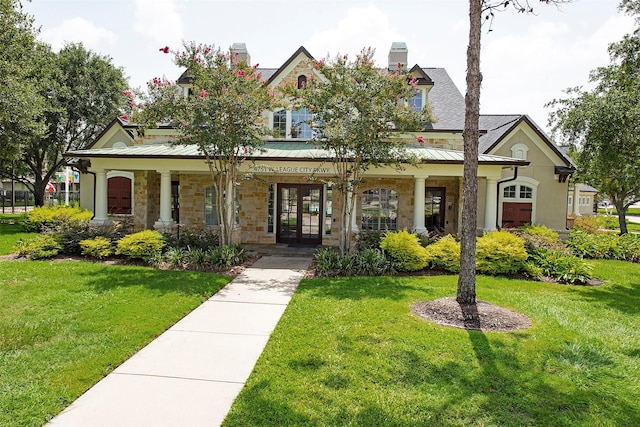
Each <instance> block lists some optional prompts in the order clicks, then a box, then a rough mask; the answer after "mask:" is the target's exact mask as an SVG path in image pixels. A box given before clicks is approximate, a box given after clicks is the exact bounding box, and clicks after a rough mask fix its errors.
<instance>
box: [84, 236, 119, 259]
mask: <svg viewBox="0 0 640 427" xmlns="http://www.w3.org/2000/svg"><path fill="white" fill-rule="evenodd" d="M79 245H80V248H81V249H82V255H85V256H90V257H93V258H97V259H102V258H106V257H108V256H111V255H113V245H112V244H111V240H110V239H107V238H106V237H102V236H99V237H96V238H95V239H86V240H81V241H80V243H79Z"/></svg>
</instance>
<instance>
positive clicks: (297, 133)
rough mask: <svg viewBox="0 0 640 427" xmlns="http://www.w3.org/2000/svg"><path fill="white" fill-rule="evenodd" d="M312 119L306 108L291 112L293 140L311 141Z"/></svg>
mask: <svg viewBox="0 0 640 427" xmlns="http://www.w3.org/2000/svg"><path fill="white" fill-rule="evenodd" d="M311 118H312V115H311V113H310V112H309V111H308V110H307V109H306V108H300V109H298V110H293V111H291V138H298V139H311V123H310V122H311Z"/></svg>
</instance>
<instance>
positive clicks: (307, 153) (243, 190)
mask: <svg viewBox="0 0 640 427" xmlns="http://www.w3.org/2000/svg"><path fill="white" fill-rule="evenodd" d="M231 49H232V52H234V53H235V54H237V55H239V56H241V57H242V58H246V59H247V60H249V54H248V52H247V50H246V47H245V46H244V44H234V45H233V47H232V48H231ZM310 59H312V56H311V54H310V53H309V52H308V51H307V50H306V49H305V48H304V47H300V48H299V49H298V50H297V51H296V52H294V53H293V55H292V56H291V57H290V58H289V59H288V60H287V61H286V62H285V63H284V64H282V65H281V66H280V67H278V68H266V69H261V72H262V75H263V76H264V78H265V79H266V84H268V85H272V86H274V87H275V86H277V85H280V84H282V83H283V82H284V83H288V82H296V81H298V80H299V79H301V78H306V77H305V76H307V75H309V74H310V73H312V72H313V69H312V67H311V65H310V63H309V60H310ZM407 60H408V50H407V48H406V45H405V44H404V43H394V44H393V45H392V48H391V50H390V52H389V68H390V69H394V67H396V68H397V67H398V65H397V64H398V63H400V66H406V64H407ZM410 72H411V74H413V76H414V77H416V78H417V79H418V86H417V89H419V92H418V93H417V95H416V97H415V98H414V99H413V100H412V102H413V103H414V105H416V106H417V107H418V108H423V107H424V106H425V105H427V102H428V103H429V104H430V105H431V106H432V110H433V113H434V116H435V118H436V121H435V122H434V123H432V124H429V125H428V126H427V127H426V128H425V129H424V130H423V131H422V132H416V133H412V134H409V135H404V137H406V138H407V144H409V145H410V148H409V149H410V150H411V151H412V152H413V153H414V154H415V155H416V156H417V157H418V158H419V159H420V163H419V164H418V165H416V166H411V165H407V167H406V169H405V170H404V171H402V172H399V171H398V170H397V169H396V168H392V167H380V168H374V169H371V170H369V171H368V172H367V175H366V182H365V183H364V184H363V186H362V187H361V189H360V194H359V195H358V199H357V209H356V215H355V216H354V217H352V220H353V221H354V223H353V226H354V228H355V229H356V230H386V229H390V230H393V229H404V228H406V229H410V230H414V231H416V232H419V233H424V232H427V231H430V230H438V231H440V232H446V233H457V232H458V231H459V226H460V223H461V198H462V173H463V140H462V130H463V127H464V126H463V125H464V99H463V96H462V95H461V93H460V91H459V90H458V88H456V86H455V85H454V83H453V81H452V80H451V78H450V77H449V75H448V74H447V72H446V70H444V69H443V68H422V67H419V66H418V65H416V66H414V67H413V68H411V69H410ZM181 83H188V82H186V81H185V79H184V75H183V79H179V80H178V84H181ZM307 116H308V112H307V111H304V110H294V111H292V110H290V109H281V110H277V111H266V112H265V113H264V116H263V119H264V120H265V121H266V123H268V124H269V126H271V127H272V128H273V129H274V130H275V131H277V133H279V137H277V138H275V137H274V138H272V139H269V140H268V141H267V143H266V146H265V149H264V150H263V151H262V152H260V153H256V154H255V155H254V156H253V157H252V158H250V159H247V160H248V161H247V162H244V163H243V165H242V168H243V171H244V172H247V173H252V174H253V175H255V176H256V177H257V178H259V179H250V180H245V181H243V182H242V183H241V184H240V185H239V186H238V188H237V194H236V195H235V197H236V203H237V233H238V236H239V239H240V241H241V242H243V243H263V244H274V243H312V244H324V245H336V244H337V242H338V235H339V233H338V231H339V230H340V227H342V226H343V223H342V219H341V218H338V217H337V215H334V212H339V206H338V203H340V202H339V198H338V197H335V198H334V197H333V193H332V188H331V186H330V185H328V184H323V183H321V181H323V180H322V178H326V180H324V181H328V180H329V178H330V177H331V176H332V175H333V174H334V172H333V167H332V163H331V156H330V154H329V153H327V152H324V151H323V150H320V149H318V148H314V146H313V145H309V144H307V141H308V139H309V138H310V136H311V135H310V130H309V129H308V128H305V127H304V126H296V123H298V122H300V121H301V120H304V119H306V117H307ZM480 127H481V130H482V137H481V138H480V147H479V148H480V149H479V152H480V154H479V156H478V163H479V167H478V180H479V192H478V226H479V230H478V231H479V232H482V231H489V230H495V229H497V228H502V227H516V226H518V225H521V224H526V223H539V224H545V225H547V226H549V227H551V228H553V229H554V230H557V231H560V232H564V231H565V230H566V216H567V202H566V201H567V191H568V184H567V177H568V176H569V175H570V174H571V173H572V172H573V170H574V169H573V166H572V164H571V162H570V161H569V159H568V158H567V157H565V156H564V155H563V154H562V153H561V152H560V151H559V150H558V148H557V147H556V146H555V145H554V144H553V142H552V141H550V140H549V138H548V137H547V136H546V135H545V133H544V132H543V131H542V130H541V129H540V128H539V127H538V126H537V125H536V124H535V123H534V122H533V121H532V120H531V119H530V118H529V117H528V116H526V115H483V116H482V117H481V119H480ZM136 128H137V126H136V125H135V124H132V123H128V122H125V121H122V120H121V119H114V120H113V121H112V122H111V123H110V124H109V125H108V126H107V128H106V129H105V130H104V131H103V132H102V133H101V134H100V136H99V137H98V138H97V139H96V140H95V142H94V143H92V144H91V145H90V146H89V147H88V148H87V149H85V150H79V151H73V152H70V153H67V156H68V157H73V158H75V159H76V160H77V164H78V165H80V166H81V169H82V171H83V172H84V173H82V174H81V178H80V179H81V195H80V204H81V206H82V207H84V208H87V209H91V210H93V211H94V212H95V217H94V219H93V221H94V222H96V223H102V222H105V221H108V220H109V218H110V217H111V216H114V217H116V216H127V217H130V218H132V219H133V220H134V222H135V224H136V225H137V226H138V227H139V228H152V227H156V228H162V227H168V226H172V225H173V224H176V223H182V224H194V225H210V226H215V225H216V224H217V219H216V215H215V212H216V209H215V204H214V203H215V200H216V198H215V197H214V194H213V187H212V183H211V178H210V176H209V174H208V168H207V165H206V164H205V161H204V158H203V156H202V155H200V154H199V153H198V151H197V149H196V148H195V147H194V146H176V147H172V146H171V145H170V143H169V142H170V140H171V138H172V137H173V136H174V135H175V131H174V130H173V129H171V128H169V127H161V128H159V129H151V130H147V131H146V132H145V135H144V136H143V137H141V136H138V134H137V132H136ZM292 129H294V130H297V131H294V132H292ZM418 136H421V137H422V138H420V139H422V140H424V144H418V143H417V142H416V140H417V137H418ZM311 174H313V176H314V177H316V178H319V179H320V180H318V181H308V180H306V179H305V178H306V177H307V176H309V175H311Z"/></svg>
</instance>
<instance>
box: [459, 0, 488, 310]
mask: <svg viewBox="0 0 640 427" xmlns="http://www.w3.org/2000/svg"><path fill="white" fill-rule="evenodd" d="M481 22H482V1H481V0H469V46H468V47H467V93H466V95H465V117H464V132H463V134H462V136H463V141H464V175H463V189H462V236H461V241H460V276H459V278H458V294H457V298H456V299H457V301H458V303H459V304H475V302H476V228H477V220H478V218H477V212H478V137H479V132H478V122H479V120H480V84H481V82H482V74H480V36H481Z"/></svg>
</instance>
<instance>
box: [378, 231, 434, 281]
mask: <svg viewBox="0 0 640 427" xmlns="http://www.w3.org/2000/svg"><path fill="white" fill-rule="evenodd" d="M380 248H381V249H382V250H384V251H385V252H386V253H387V255H388V256H389V258H390V259H391V261H392V265H393V268H395V269H396V270H398V271H416V270H422V269H423V268H425V267H426V266H427V252H426V249H425V248H423V247H422V246H421V245H420V240H419V239H418V236H416V235H415V234H411V233H409V232H408V231H407V230H402V231H396V232H387V233H386V234H385V236H384V237H383V238H382V241H381V242H380Z"/></svg>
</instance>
